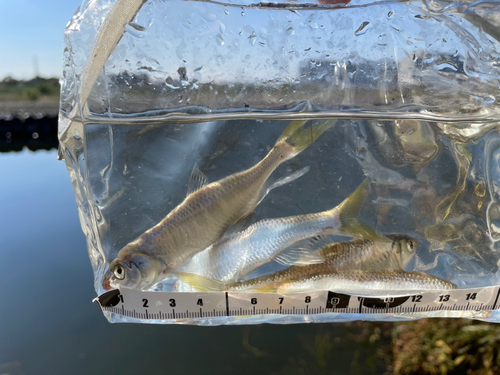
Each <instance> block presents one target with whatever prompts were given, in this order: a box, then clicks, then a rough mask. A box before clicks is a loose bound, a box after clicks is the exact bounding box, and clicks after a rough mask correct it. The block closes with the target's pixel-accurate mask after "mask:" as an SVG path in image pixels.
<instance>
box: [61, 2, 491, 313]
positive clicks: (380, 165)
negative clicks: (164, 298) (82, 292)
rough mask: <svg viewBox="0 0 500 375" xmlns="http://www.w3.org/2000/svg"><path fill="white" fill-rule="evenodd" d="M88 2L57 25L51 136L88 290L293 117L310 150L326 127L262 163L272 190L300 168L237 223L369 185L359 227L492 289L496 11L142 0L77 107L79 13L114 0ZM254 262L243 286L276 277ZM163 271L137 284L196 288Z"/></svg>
mask: <svg viewBox="0 0 500 375" xmlns="http://www.w3.org/2000/svg"><path fill="white" fill-rule="evenodd" d="M97 3H98V4H97V5H95V4H94V5H88V7H87V8H85V10H83V9H82V10H81V11H80V13H77V15H75V18H74V19H73V21H72V22H73V23H72V24H71V23H70V26H69V27H68V29H67V32H66V45H67V46H68V48H67V49H66V55H65V62H66V65H65V77H64V83H63V88H62V99H61V100H62V102H61V111H62V112H61V118H60V123H61V125H60V139H61V143H62V145H63V156H64V158H65V161H66V163H67V166H68V170H69V171H70V176H71V178H72V182H73V187H74V190H75V197H76V200H77V205H78V208H79V212H80V220H81V223H82V228H83V230H84V232H85V234H86V236H87V240H88V250H89V257H90V260H91V264H92V267H93V270H94V274H95V280H94V284H95V288H96V291H97V293H98V294H101V293H103V292H105V289H104V288H103V279H104V277H105V274H106V272H107V271H108V268H109V265H110V264H111V262H112V261H113V260H114V259H115V258H116V257H117V254H118V252H119V251H120V250H121V249H122V248H123V247H125V246H126V245H127V244H129V243H130V242H132V241H134V240H135V239H136V238H138V237H139V236H141V235H143V234H144V233H145V232H146V231H148V230H149V229H150V228H152V227H154V226H155V225H157V224H158V223H159V222H161V220H162V219H163V218H165V216H167V215H168V214H169V213H170V212H171V211H172V210H173V209H175V208H176V207H177V206H178V205H179V204H180V203H181V202H183V200H184V199H185V198H186V195H187V193H188V191H189V189H190V188H189V185H190V179H192V173H193V171H199V172H201V173H202V174H203V175H204V176H205V177H206V179H207V180H208V182H210V183H212V182H216V181H219V180H221V179H223V178H225V177H227V176H229V175H232V174H234V173H237V172H241V171H243V170H246V169H249V168H251V167H253V166H254V165H256V164H257V163H259V162H260V161H261V160H262V159H263V158H264V157H265V156H266V155H267V154H268V153H269V152H270V150H271V149H272V148H273V146H274V145H275V143H276V142H277V140H278V139H279V137H280V135H281V134H282V133H283V131H284V130H285V129H286V128H287V126H289V124H290V123H291V121H304V122H305V125H304V129H308V127H310V131H311V140H312V138H313V136H312V133H313V128H314V126H315V124H318V123H320V122H321V121H323V122H324V121H328V122H329V123H330V124H331V126H330V127H329V128H328V129H327V130H326V131H325V132H324V133H323V134H321V135H320V136H319V137H318V138H317V139H314V142H312V144H311V145H309V146H308V147H306V148H305V149H304V150H303V151H302V152H300V153H299V154H298V155H297V156H294V157H292V158H291V159H290V160H288V161H286V162H284V163H282V164H280V165H279V166H278V167H277V168H276V170H275V171H274V172H273V173H272V175H271V177H269V183H272V182H273V181H280V179H283V178H285V177H287V176H294V175H295V176H296V175H297V173H298V172H299V171H300V173H301V174H302V173H303V175H301V176H300V177H297V178H293V179H290V180H289V181H287V182H286V183H285V184H283V185H282V186H278V187H276V188H275V189H272V190H271V191H269V193H268V194H267V196H265V197H264V199H263V200H262V201H261V202H260V203H259V204H258V205H257V206H256V208H255V211H254V213H253V214H252V215H251V216H250V219H251V221H249V222H247V223H246V226H248V225H252V224H255V223H258V222H259V221H261V220H264V219H274V218H283V217H289V216H296V215H305V214H311V213H319V212H323V211H325V210H329V209H332V208H334V207H336V206H338V205H339V204H340V203H341V202H342V201H343V200H344V199H346V198H347V197H349V196H350V195H351V194H352V193H353V192H354V191H355V190H356V188H357V187H358V186H359V185H360V184H361V183H362V182H363V181H364V180H365V179H366V178H368V181H369V189H368V194H367V196H366V198H365V199H364V202H363V204H362V206H361V208H360V213H359V217H360V218H361V219H362V221H363V222H364V223H366V224H367V226H369V227H370V228H373V230H374V231H376V232H377V233H379V234H381V235H390V234H397V235H400V236H407V237H408V238H412V239H415V240H416V241H417V243H418V249H417V251H416V253H415V255H414V256H413V257H412V259H411V261H410V262H409V263H408V264H407V265H406V266H405V270H406V271H419V272H424V273H427V274H429V275H433V276H436V277H439V278H442V279H445V280H447V281H450V282H452V283H454V284H456V285H457V287H458V288H472V287H486V286H492V285H498V284H499V283H500V280H499V277H500V273H499V270H498V266H499V261H500V252H499V245H498V243H499V240H500V202H499V199H500V196H499V192H500V175H499V174H500V165H499V160H500V135H499V132H498V125H499V124H500V116H499V112H498V104H497V97H498V86H499V83H500V80H499V71H498V69H499V66H498V61H499V60H498V58H499V54H498V51H499V44H498V41H497V40H496V39H495V38H496V35H494V33H493V34H492V33H488V31H487V30H489V29H488V28H487V25H492V24H494V23H495V22H496V18H495V17H497V16H498V14H500V10H499V9H496V8H494V7H493V8H491V9H490V8H487V7H480V6H478V8H476V9H474V8H469V9H468V10H467V11H465V10H464V9H461V8H453V7H451V8H450V7H448V8H447V7H445V6H443V4H440V3H439V4H438V3H435V2H431V3H427V2H423V3H420V2H408V3H391V2H389V3H378V4H361V3H360V4H357V3H354V2H353V3H351V4H349V5H348V6H347V7H346V8H345V9H323V8H319V9H318V8H312V9H310V8H307V5H300V4H299V5H300V6H299V5H297V6H298V7H299V8H301V7H302V8H301V9H292V10H289V9H276V8H270V9H266V8H265V6H263V5H260V6H259V7H256V6H250V7H243V8H239V7H235V4H232V5H229V6H228V5H223V4H215V3H211V2H206V3H205V2H197V3H196V4H194V5H193V4H191V3H190V2H177V1H172V2H171V4H170V5H169V6H170V15H169V14H167V12H166V10H165V9H164V5H162V3H161V2H146V3H145V5H144V6H143V8H142V9H141V10H140V11H139V13H138V14H137V16H136V17H135V18H134V20H133V22H132V23H128V24H127V25H126V27H125V28H124V30H125V34H124V36H123V38H122V39H121V41H120V42H119V43H118V45H117V46H116V48H115V49H114V50H113V52H112V54H111V56H110V57H109V59H108V61H107V62H106V64H105V66H104V69H103V70H102V72H101V73H100V75H99V77H98V79H97V82H96V84H95V86H93V88H92V91H91V93H90V96H89V98H88V101H87V102H86V104H85V105H86V107H85V108H84V107H81V108H80V105H81V104H82V103H79V101H78V95H77V94H75V91H77V90H76V87H79V85H81V84H82V83H81V82H80V81H79V80H80V79H81V75H74V71H73V69H75V67H76V68H77V70H78V69H79V71H83V70H84V68H85V66H86V61H87V60H88V58H89V54H90V51H91V49H92V45H88V43H87V44H85V43H83V42H82V41H81V40H80V39H79V38H80V37H79V35H80V34H82V35H83V34H84V33H88V35H91V36H95V34H96V33H97V30H96V29H95V25H94V24H93V23H92V22H90V21H91V20H95V19H98V16H99V17H102V16H103V15H106V14H107V13H106V12H108V11H109V9H110V7H111V5H112V3H107V2H104V1H102V2H97ZM365 3H366V2H365ZM186 4H189V6H190V7H194V8H187V5H186ZM358 5H369V6H366V7H357V6H358ZM446 5H447V6H448V5H449V4H448V3H446ZM439 6H441V7H439ZM463 6H465V5H463ZM242 9H243V11H242ZM236 11H238V17H234V16H233V17H229V15H230V14H233V13H234V12H236ZM341 12H344V14H343V15H342V13H341ZM478 14H479V15H481V17H483V18H481V19H480V20H479V21H478V18H477V17H479V16H477V17H476V18H474V17H473V15H474V16H475V15H478ZM172 15H173V16H175V17H172ZM160 20H164V21H165V22H164V23H160ZM409 20H411V22H410V21H409ZM481 20H482V21H484V23H483V24H482V25H481V24H478V22H480V21H481ZM332 24H335V25H336V27H335V28H332V27H331V26H330V25H332ZM71 25H73V28H72V26H71ZM75 25H78V26H79V28H78V29H77V28H75ZM432 27H433V28H434V29H433V33H430V32H429V33H427V32H426V31H425V30H427V28H432ZM79 33H80V34H79ZM291 38H296V39H293V40H292V39H291ZM359 38H365V39H362V40H361V41H360V39H359ZM431 39H432V40H431ZM204 43H205V44H207V45H209V46H210V48H208V49H206V50H203V49H202V48H201V46H202V45H204ZM69 47H70V48H69ZM258 48H260V50H258ZM202 51H204V54H203V56H202V57H200V54H201V52H202ZM237 56H239V58H237ZM221 72H223V73H221ZM254 75H255V77H254V79H253V81H252V80H251V77H253V76H254ZM249 77H250V78H249ZM352 239H353V237H350V236H348V235H341V234H335V235H331V236H330V240H331V241H332V242H347V241H350V240H352ZM190 258H191V257H189V258H188V259H186V260H185V261H184V262H183V264H188V263H189V260H190ZM262 263H263V264H262V265H260V266H259V267H257V268H256V269H255V270H253V271H252V273H251V275H252V276H260V275H266V274H271V273H273V272H275V271H278V270H282V269H284V268H286V266H284V265H282V264H279V262H276V261H274V260H273V259H269V260H268V261H267V260H266V261H263V262H262ZM191 270H192V268H191ZM165 278H166V279H165V280H163V281H161V280H158V281H159V283H155V285H153V286H152V287H151V288H149V290H154V291H158V292H161V291H163V292H166V291H177V292H182V291H192V290H193V287H192V286H190V285H187V284H186V283H184V282H183V281H182V280H179V279H178V278H177V276H176V274H175V272H172V273H170V272H167V273H166V274H165ZM108 318H109V319H111V320H113V319H115V318H113V317H112V315H109V316H108ZM352 318H355V317H352ZM365 318H366V317H365ZM328 320H329V319H328V318H325V321H328ZM330 320H335V317H333V316H332V317H331V319H330ZM261 321H266V319H265V317H263V318H262V319H261ZM223 322H224V318H220V322H219V323H223Z"/></svg>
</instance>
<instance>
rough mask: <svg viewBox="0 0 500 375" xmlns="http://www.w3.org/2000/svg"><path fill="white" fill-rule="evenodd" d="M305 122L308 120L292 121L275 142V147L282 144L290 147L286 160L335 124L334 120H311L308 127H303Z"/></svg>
mask: <svg viewBox="0 0 500 375" xmlns="http://www.w3.org/2000/svg"><path fill="white" fill-rule="evenodd" d="M307 122H308V120H293V121H292V122H291V123H290V125H288V127H287V128H286V129H285V131H284V132H283V134H281V136H280V137H279V139H278V141H277V142H276V146H277V145H279V144H283V143H286V144H287V145H288V146H291V150H290V152H289V154H288V155H287V157H286V158H287V159H290V158H292V157H294V156H295V155H297V154H298V153H300V152H301V151H302V150H304V149H305V148H306V147H308V146H309V145H310V144H311V143H313V142H314V141H315V140H316V139H318V138H319V136H320V135H321V134H323V133H324V132H325V131H327V130H328V129H329V128H330V127H332V126H333V125H334V124H335V123H336V121H335V120H313V121H311V124H310V126H305V127H304V125H305V124H306V123H307Z"/></svg>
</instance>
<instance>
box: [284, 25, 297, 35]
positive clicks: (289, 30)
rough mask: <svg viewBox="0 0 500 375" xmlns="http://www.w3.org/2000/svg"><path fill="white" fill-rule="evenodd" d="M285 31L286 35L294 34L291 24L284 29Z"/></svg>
mask: <svg viewBox="0 0 500 375" xmlns="http://www.w3.org/2000/svg"><path fill="white" fill-rule="evenodd" d="M286 33H287V34H288V35H293V34H295V29H294V28H293V27H292V26H290V27H289V28H288V29H286Z"/></svg>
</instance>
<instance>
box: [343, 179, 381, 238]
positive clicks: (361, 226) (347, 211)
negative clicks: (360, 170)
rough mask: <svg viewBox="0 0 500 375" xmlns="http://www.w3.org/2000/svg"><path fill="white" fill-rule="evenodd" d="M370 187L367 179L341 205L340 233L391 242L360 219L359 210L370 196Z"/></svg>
mask: <svg viewBox="0 0 500 375" xmlns="http://www.w3.org/2000/svg"><path fill="white" fill-rule="evenodd" d="M368 187H369V179H368V178H367V179H365V180H364V181H363V182H362V183H361V184H360V185H359V186H358V187H357V188H356V190H354V192H353V193H352V194H351V195H350V196H349V197H347V198H346V199H345V200H344V201H343V202H342V203H341V204H340V206H339V209H340V214H339V218H340V224H341V226H340V232H341V233H342V234H345V235H348V236H352V237H362V238H366V239H368V240H373V241H383V242H391V240H390V239H388V238H387V237H385V236H382V235H380V234H378V233H377V232H376V231H375V230H374V229H373V228H372V227H370V226H369V225H368V224H366V223H363V222H362V221H360V220H359V219H358V216H359V210H360V208H361V206H362V205H363V202H364V201H365V198H366V196H367V195H368Z"/></svg>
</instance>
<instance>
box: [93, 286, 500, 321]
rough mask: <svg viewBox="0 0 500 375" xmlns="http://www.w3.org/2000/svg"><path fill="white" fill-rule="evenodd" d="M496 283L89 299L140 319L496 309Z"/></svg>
mask: <svg viewBox="0 0 500 375" xmlns="http://www.w3.org/2000/svg"><path fill="white" fill-rule="evenodd" d="M499 296H500V286H495V287H486V288H474V289H456V290H447V291H443V292H440V293H422V294H415V295H410V296H405V297H387V298H367V297H360V296H355V295H347V294H342V293H336V292H332V291H314V292H306V293H293V294H276V293H244V292H208V293H207V292H203V293H202V292H200V293H192V292H190V293H184V292H183V293H179V292H142V291H138V290H132V289H122V290H112V291H109V292H106V293H104V294H102V295H100V296H99V297H97V298H95V299H94V301H97V302H99V305H100V306H101V308H102V310H103V311H108V312H111V313H114V314H118V315H121V316H123V317H128V318H134V319H139V320H146V321H147V320H150V321H153V320H176V321H178V320H182V319H194V318H196V319H199V318H213V317H238V316H254V315H268V314H280V315H316V314H325V313H345V314H408V313H410V314H411V313H422V312H435V311H491V310H497V309H500V301H499Z"/></svg>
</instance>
